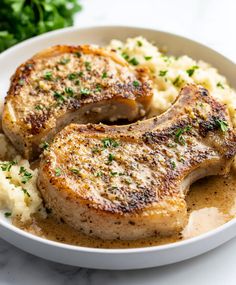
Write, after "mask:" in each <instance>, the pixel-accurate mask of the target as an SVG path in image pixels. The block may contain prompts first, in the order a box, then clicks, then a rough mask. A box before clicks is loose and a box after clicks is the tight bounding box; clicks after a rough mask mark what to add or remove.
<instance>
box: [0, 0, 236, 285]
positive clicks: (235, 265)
mask: <svg viewBox="0 0 236 285" xmlns="http://www.w3.org/2000/svg"><path fill="white" fill-rule="evenodd" d="M81 2H82V4H83V7H84V10H83V12H81V13H79V14H78V16H77V17H76V21H75V25H76V26H81V27H84V26H96V25H112V24H113V25H115V24H116V25H131V26H141V27H151V28H156V29H160V30H164V31H169V32H174V33H177V34H180V35H183V36H187V37H190V38H193V39H195V40H198V41H200V42H202V43H205V44H207V45H209V46H210V47H213V48H214V49H216V50H218V51H220V52H222V53H223V54H224V55H226V56H228V57H229V58H231V59H233V60H234V61H235V62H236V1H233V0H178V1H177V0H176V1H174V0H157V1H155V0H140V1H139V0H87V1H85V0H84V1H81ZM235 80H236V75H235ZM5 284H6V285H16V284H17V285H21V284H22V285H23V284H24V285H28V284H29V285H38V284H55V285H62V284H68V285H73V284H80V285H83V284H92V285H93V284H95V285H100V284H101V285H106V284H109V285H121V284H123V285H128V284H132V285H146V284H147V285H151V284H153V285H172V284H175V285H177V284H181V285H185V284H191V285H195V284H196V285H198V284H207V285H208V284H214V285H218V284H219V285H221V284H225V285H235V284H236V239H234V240H232V241H230V242H228V243H227V244H225V245H223V246H221V247H219V248H217V249H215V250H214V251H211V252H209V253H207V254H204V255H202V256H200V257H197V258H194V259H191V260H188V261H185V262H181V263H178V264H174V265H171V266H165V267H160V268H153V269H146V270H135V271H99V270H88V269H79V268H75V267H71V266H65V265H60V264H56V263H53V262H49V261H45V260H43V259H40V258H37V257H33V256H31V255H29V254H27V253H24V252H22V251H21V250H19V249H16V248H15V247H13V246H11V245H9V244H7V243H6V242H5V241H2V240H0V285H5Z"/></svg>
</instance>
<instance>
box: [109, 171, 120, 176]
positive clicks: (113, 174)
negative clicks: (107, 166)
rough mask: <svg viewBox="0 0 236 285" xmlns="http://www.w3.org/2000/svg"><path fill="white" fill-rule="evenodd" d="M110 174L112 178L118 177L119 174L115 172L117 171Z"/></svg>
mask: <svg viewBox="0 0 236 285" xmlns="http://www.w3.org/2000/svg"><path fill="white" fill-rule="evenodd" d="M110 174H111V176H117V175H118V172H115V171H114V172H113V171H111V172H110Z"/></svg>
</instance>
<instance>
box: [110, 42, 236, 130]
mask: <svg viewBox="0 0 236 285" xmlns="http://www.w3.org/2000/svg"><path fill="white" fill-rule="evenodd" d="M108 48H109V49H113V50H116V51H117V52H118V53H119V54H120V55H121V56H122V57H123V58H125V59H126V60H127V61H128V62H129V63H130V64H131V65H133V66H134V67H138V68H139V67H146V68H148V69H149V71H150V73H151V75H152V78H153V82H154V87H155V94H154V98H153V104H152V111H151V114H150V116H154V115H157V114H161V113H162V112H164V111H166V110H167V109H168V108H169V107H170V106H171V104H172V103H173V102H174V101H175V99H176V97H177V95H178V93H179V90H180V89H181V87H183V86H184V84H186V83H196V84H201V85H202V86H204V87H205V88H207V89H208V90H209V91H210V92H211V94H212V95H213V96H215V97H216V98H217V99H218V100H219V101H221V102H222V103H224V104H226V105H227V107H228V109H229V113H230V116H231V118H232V122H233V125H234V126H236V112H235V109H236V92H235V91H234V90H233V89H232V88H230V87H229V85H228V83H227V80H226V78H225V77H224V76H222V75H220V74H219V73H218V71H217V69H215V68H214V67H212V66H211V65H209V64H208V63H206V62H203V61H196V60H194V59H192V58H190V57H188V56H186V55H183V56H180V57H174V56H167V55H165V54H164V53H162V52H160V51H159V49H158V47H157V46H155V45H153V44H152V43H150V42H148V41H147V40H146V39H144V38H143V37H137V38H130V39H127V40H126V42H121V41H118V40H112V41H111V43H110V45H109V46H108Z"/></svg>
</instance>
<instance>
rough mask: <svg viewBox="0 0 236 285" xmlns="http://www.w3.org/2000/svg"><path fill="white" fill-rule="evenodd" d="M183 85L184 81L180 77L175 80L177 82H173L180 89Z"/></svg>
mask: <svg viewBox="0 0 236 285" xmlns="http://www.w3.org/2000/svg"><path fill="white" fill-rule="evenodd" d="M181 83H182V80H181V78H180V76H177V77H176V78H175V80H174V81H173V84H174V86H176V87H180V85H181Z"/></svg>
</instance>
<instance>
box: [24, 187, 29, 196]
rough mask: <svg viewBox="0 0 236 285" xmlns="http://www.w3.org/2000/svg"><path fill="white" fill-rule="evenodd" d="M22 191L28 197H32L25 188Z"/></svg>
mask: <svg viewBox="0 0 236 285" xmlns="http://www.w3.org/2000/svg"><path fill="white" fill-rule="evenodd" d="M22 191H23V192H24V194H25V195H26V196H28V197H30V193H29V192H28V191H27V190H26V189H25V188H22Z"/></svg>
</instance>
